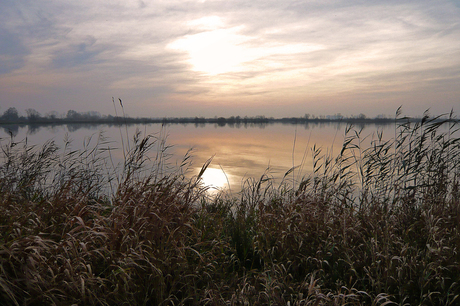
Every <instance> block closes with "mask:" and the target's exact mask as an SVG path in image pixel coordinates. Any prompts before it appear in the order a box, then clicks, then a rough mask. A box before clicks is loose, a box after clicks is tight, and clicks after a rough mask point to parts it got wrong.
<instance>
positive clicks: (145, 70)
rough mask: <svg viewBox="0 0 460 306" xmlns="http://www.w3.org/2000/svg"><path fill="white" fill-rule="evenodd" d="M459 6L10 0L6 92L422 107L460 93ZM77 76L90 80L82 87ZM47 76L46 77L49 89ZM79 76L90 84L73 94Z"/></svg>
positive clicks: (164, 107) (141, 105)
mask: <svg viewBox="0 0 460 306" xmlns="http://www.w3.org/2000/svg"><path fill="white" fill-rule="evenodd" d="M456 5H457V4H456V3H455V2H452V1H444V0H443V1H439V2H437V3H436V4H433V3H432V2H431V1H425V0H421V1H357V0H356V1H338V0H327V1H319V0H318V1H316V0H315V1H313V0H312V1H278V0H253V1H246V0H244V1H243V0H235V1H222V0H208V1H202V0H201V1H199V0H193V1H192V0H183V1H181V0H156V1H148V0H142V1H141V0H139V1H132V2H129V1H128V2H127V1H121V0H116V1H110V2H109V1H97V2H95V1H90V0H80V1H78V2H76V1H70V0H62V1H59V2H55V1H50V2H46V1H40V2H36V1H24V0H21V1H9V0H5V1H2V3H1V4H0V22H1V25H2V29H1V34H0V35H1V37H0V38H1V40H0V64H1V65H2V66H1V67H0V73H2V82H1V83H3V84H10V85H11V84H12V83H13V82H15V84H16V87H15V92H12V90H11V89H8V88H7V87H6V85H2V84H0V92H3V93H4V96H5V97H8V99H10V100H8V101H19V102H20V103H23V105H24V108H30V107H32V108H36V109H39V107H38V106H34V105H33V104H32V103H35V102H33V101H27V100H26V98H24V99H23V100H21V99H20V98H18V99H14V96H15V94H16V93H17V92H21V89H20V88H19V87H20V84H21V82H24V81H23V80H25V79H27V80H33V79H34V78H36V79H37V80H39V81H35V82H33V81H28V82H32V83H34V86H37V91H36V92H35V94H36V95H39V94H40V95H41V99H42V100H44V101H45V100H46V101H63V100H65V101H70V102H69V103H75V102H76V101H77V100H76V99H77V97H81V99H84V100H91V99H93V98H92V97H91V96H90V94H94V92H98V97H99V96H101V97H103V96H108V97H111V96H113V95H117V94H120V95H122V98H124V100H132V101H133V103H132V107H133V111H132V113H133V114H134V115H135V114H141V115H144V114H145V110H146V109H148V107H149V105H152V106H155V107H158V109H157V111H158V112H162V113H163V114H164V115H173V113H174V112H176V113H177V112H178V111H180V110H182V109H183V112H184V114H189V112H190V111H194V112H195V111H196V112H200V113H201V114H207V113H206V112H209V115H211V116H213V115H221V114H220V113H218V112H220V111H222V112H224V111H225V112H228V111H229V109H231V107H232V106H234V105H238V107H239V108H238V109H237V110H236V112H238V111H239V112H245V111H246V110H247V111H251V112H252V111H254V112H256V111H257V110H258V109H261V108H260V106H261V105H262V103H263V105H264V107H263V110H264V111H266V112H267V113H264V115H268V116H270V115H275V114H278V113H279V109H280V107H279V104H280V103H286V104H285V105H287V106H289V107H284V108H283V107H282V108H281V109H282V110H284V111H285V112H286V114H285V115H289V114H287V112H289V111H291V110H292V109H294V110H295V111H294V112H297V111H298V110H299V109H301V108H302V107H303V105H305V104H306V103H311V104H315V103H318V101H328V103H333V102H331V101H339V100H340V101H341V103H340V104H337V105H338V106H337V107H341V106H340V105H346V104H347V103H349V105H348V106H346V107H343V108H344V109H352V107H351V106H350V105H352V104H353V103H354V102H353V100H359V99H364V98H366V99H369V101H370V102H369V104H370V105H371V104H372V101H380V102H379V103H378V105H379V106H380V105H381V104H382V103H381V100H380V99H381V97H384V96H385V92H387V93H388V96H389V97H391V99H390V98H389V99H388V100H389V101H390V100H391V101H395V102H394V103H397V102H396V101H397V100H399V101H400V103H401V102H404V103H411V104H412V105H417V102H416V99H419V97H420V96H419V95H418V94H416V91H422V90H426V88H430V90H431V92H438V93H439V94H440V95H443V93H445V92H447V93H449V97H451V96H453V94H452V92H456V89H454V86H453V84H455V82H456V81H460V75H459V70H460V69H459V67H460V18H459V16H460V9H459V8H458V6H456ZM13 72H14V76H13V75H12V74H13ZM46 78H49V79H48V81H47V80H46ZM17 80H22V81H17ZM55 80H59V82H55ZM76 80H83V81H84V82H83V84H84V85H83V84H80V85H79V86H75V84H74V82H75V81H76ZM66 82H68V83H66ZM25 83H27V82H25ZM42 83H43V84H46V86H43V87H40V89H38V86H39V85H37V84H42ZM27 84H29V83H27ZM50 84H51V85H50ZM29 85H30V84H29ZM53 86H54V87H53ZM72 86H74V87H75V88H79V89H78V90H81V92H80V93H77V92H76V91H77V89H75V93H73V94H70V90H69V88H72ZM85 86H89V87H85ZM84 88H87V89H86V90H85V89H84ZM24 90H30V86H29V89H24ZM24 90H23V91H24ZM457 91H458V90H457ZM56 93H59V95H58V94H56ZM446 95H447V94H446ZM10 97H11V98H10ZM376 97H377V98H376ZM446 97H447V96H446ZM181 101H182V102H183V103H184V104H182V105H183V107H182V108H181V107H179V106H180V105H181V104H180V103H181ZM449 101H451V98H449ZM7 103H13V102H7ZM50 103H52V102H50ZM56 103H57V102H56ZM392 103H393V102H392ZM446 103H452V102H446ZM168 105H174V106H178V107H176V108H175V109H173V108H171V107H169V108H168ZM190 105H193V108H192V107H190ZM210 105H211V106H213V107H210ZM353 105H354V104H353ZM356 105H359V106H357V108H358V109H359V107H361V104H356ZM243 106H244V108H241V107H243ZM62 107H63V108H64V110H65V109H66V105H65V104H62ZM136 107H138V108H137V109H136ZM328 108H329V109H330V108H331V106H328ZM369 109H370V108H369ZM95 110H98V111H101V112H103V111H104V109H103V108H101V109H95ZM202 110H203V111H202ZM40 111H42V112H46V111H48V110H47V109H43V110H41V109H40ZM82 111H86V109H83V110H82ZM339 111H340V112H343V113H344V114H345V111H343V109H342V110H337V112H339ZM210 112H215V113H210ZM334 112H335V110H334ZM376 112H377V113H381V111H376ZM234 114H235V113H234ZM176 115H181V114H176ZM224 115H225V114H224ZM235 115H237V114H235ZM240 115H246V114H243V113H241V114H240ZM248 115H253V114H249V113H248Z"/></svg>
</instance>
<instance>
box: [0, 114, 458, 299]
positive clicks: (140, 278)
mask: <svg viewBox="0 0 460 306" xmlns="http://www.w3.org/2000/svg"><path fill="white" fill-rule="evenodd" d="M397 115H398V118H397V120H396V121H395V122H396V123H395V124H396V126H395V129H396V133H395V135H394V136H392V137H390V139H389V140H385V139H384V137H383V135H382V134H381V133H379V134H378V137H377V138H376V139H374V140H372V142H371V145H370V146H366V147H363V145H362V143H363V141H364V138H365V135H362V134H361V132H360V130H359V129H354V128H353V127H351V126H350V127H348V128H347V130H346V138H345V140H344V143H343V147H342V150H341V152H340V154H339V155H338V156H337V157H335V156H330V155H328V154H326V153H323V151H322V150H321V148H316V147H314V148H313V150H312V152H311V153H312V154H311V158H312V159H313V169H312V173H311V174H309V175H307V176H305V177H302V178H292V179H290V178H291V176H292V175H295V173H299V172H298V171H297V172H296V169H297V168H293V169H291V170H289V171H287V172H286V175H285V179H284V180H283V182H282V183H281V184H273V181H272V180H271V178H270V175H269V173H264V174H263V175H262V176H261V177H260V178H252V179H248V180H247V181H245V183H244V185H243V188H242V190H241V192H239V193H238V194H237V195H229V194H226V193H225V192H222V193H220V194H217V195H214V196H209V194H208V193H207V188H208V187H206V186H204V185H203V184H202V183H201V177H202V175H203V173H204V172H205V170H206V168H207V166H208V165H209V162H210V161H208V162H207V163H205V164H204V165H203V168H202V171H201V172H200V173H199V174H198V175H197V176H193V177H191V178H190V177H189V176H188V175H187V173H188V172H187V171H188V167H189V165H190V161H191V157H190V155H188V154H187V155H186V156H185V157H184V159H183V162H182V163H181V164H180V165H178V167H177V168H175V170H174V171H171V169H168V171H165V167H167V158H166V157H167V150H168V145H167V143H166V142H165V140H164V137H163V136H162V135H161V134H158V135H144V136H143V135H141V134H140V133H137V134H136V135H134V137H133V138H131V139H129V141H128V140H126V145H124V146H123V147H124V148H125V149H124V154H125V156H124V163H123V165H121V167H122V171H117V169H116V168H117V166H116V165H114V164H113V163H112V162H111V151H110V150H109V149H108V147H107V146H106V143H105V141H106V140H105V139H104V138H103V137H101V138H100V139H99V141H98V142H97V144H96V145H94V146H88V147H86V148H85V149H83V150H76V151H75V150H71V149H68V148H63V149H59V148H58V147H57V146H56V145H55V144H54V143H53V142H47V143H46V144H45V145H43V147H41V148H38V147H31V146H28V145H27V144H26V143H22V142H21V143H13V142H9V143H8V144H5V143H4V144H3V145H2V152H1V154H2V156H1V158H2V162H1V166H0V304H2V305H43V304H49V305H52V304H55V305H71V304H80V305H345V304H347V305H362V304H368V305H391V304H395V305H455V304H457V303H458V302H459V297H458V296H459V294H460V253H459V248H460V190H459V179H460V139H459V138H458V137H456V136H455V135H456V129H457V127H456V123H455V121H454V120H451V119H452V118H453V114H450V116H449V117H448V118H447V119H446V120H445V122H444V121H443V120H440V119H442V118H441V117H437V118H430V117H429V116H428V115H426V116H424V117H423V119H422V120H419V121H417V122H411V121H410V120H408V118H400V117H399V115H400V114H399V113H398V114H397ZM151 150H154V152H156V153H155V154H154V155H153V156H154V157H153V158H152V157H149V156H151V155H149V154H147V152H149V151H151ZM293 182H296V183H293Z"/></svg>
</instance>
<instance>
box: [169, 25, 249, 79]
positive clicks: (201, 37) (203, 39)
mask: <svg viewBox="0 0 460 306" xmlns="http://www.w3.org/2000/svg"><path fill="white" fill-rule="evenodd" d="M189 24H190V25H193V26H199V29H200V30H202V31H201V32H199V33H197V34H193V35H187V36H185V37H183V38H180V39H178V40H176V41H174V42H173V43H171V44H169V45H168V47H169V48H172V49H175V50H180V51H185V52H187V53H188V55H189V63H190V64H191V65H192V67H193V70H195V71H200V72H204V73H206V74H210V75H217V74H221V73H226V72H232V71H236V70H238V69H240V66H241V64H243V63H244V62H246V61H248V60H250V59H251V54H250V53H249V52H248V50H247V49H245V48H244V47H243V43H244V42H246V41H248V40H249V39H250V38H249V37H246V36H244V35H241V34H239V33H238V32H240V31H241V30H242V27H241V26H238V27H232V28H222V22H221V21H220V19H219V18H218V17H208V18H201V19H199V20H196V21H193V22H190V23H189Z"/></svg>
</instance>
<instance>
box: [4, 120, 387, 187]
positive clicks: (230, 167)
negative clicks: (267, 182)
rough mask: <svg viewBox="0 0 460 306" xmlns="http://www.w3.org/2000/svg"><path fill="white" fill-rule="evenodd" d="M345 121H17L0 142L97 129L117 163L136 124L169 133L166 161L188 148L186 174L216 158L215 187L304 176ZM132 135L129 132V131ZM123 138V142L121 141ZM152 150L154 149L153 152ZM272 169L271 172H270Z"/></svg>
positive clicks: (334, 142)
mask: <svg viewBox="0 0 460 306" xmlns="http://www.w3.org/2000/svg"><path fill="white" fill-rule="evenodd" d="M346 127H347V125H346V124H344V123H320V124H297V125H295V124H281V123H275V124H265V125H256V124H253V125H251V124H247V125H243V124H242V125H232V126H229V125H225V126H219V125H217V124H216V125H214V124H202V125H195V124H169V125H162V124H137V125H128V126H109V125H83V124H72V125H70V124H69V125H65V124H63V125H52V126H51V125H50V126H27V125H24V126H15V125H4V126H2V127H1V129H0V138H1V145H2V146H4V145H7V144H8V143H9V141H10V139H11V136H10V131H11V133H12V134H13V136H14V138H13V140H14V141H15V142H19V141H25V140H27V144H29V145H37V146H41V145H43V144H44V143H45V142H46V141H48V140H54V141H55V143H56V144H57V145H58V146H59V147H61V148H63V147H64V145H65V139H70V140H71V147H72V149H83V148H84V146H85V145H87V144H88V142H89V146H91V145H94V144H95V143H96V140H97V137H98V135H99V133H101V132H102V133H103V134H104V135H105V136H106V137H107V139H108V140H109V141H110V143H109V144H107V145H105V146H106V147H107V146H110V147H111V148H112V149H111V150H110V152H111V155H112V158H113V159H114V160H115V163H121V162H122V161H123V150H122V149H121V147H122V145H124V146H125V147H128V140H129V146H131V147H132V138H133V135H134V134H135V133H136V130H139V131H141V132H142V134H143V135H147V134H152V135H155V136H157V137H161V138H164V137H166V144H167V145H169V146H171V147H169V148H168V150H167V153H168V154H170V158H169V159H168V160H167V166H168V167H170V168H171V167H175V166H176V165H177V164H180V163H181V161H182V159H183V157H184V156H185V155H186V154H187V152H188V151H189V150H190V149H193V150H192V152H191V155H192V156H193V157H192V159H191V160H192V165H191V166H190V168H189V171H188V175H189V176H193V175H196V174H198V173H199V171H200V169H201V167H202V166H203V164H205V162H206V161H207V160H208V159H209V158H211V157H212V158H213V159H212V162H211V164H210V165H209V167H208V169H207V171H206V172H205V174H204V176H203V180H204V183H205V184H207V185H209V186H212V187H215V188H225V189H230V190H231V191H232V192H237V191H239V190H240V188H241V186H242V184H243V182H244V181H245V180H247V179H248V178H255V179H258V178H260V177H261V175H263V174H264V173H268V174H269V175H270V176H271V177H273V178H274V181H275V182H280V181H281V179H282V178H283V176H284V174H285V173H286V172H287V171H288V170H289V169H291V168H292V167H293V166H299V167H298V168H296V169H295V170H294V172H293V173H291V174H290V175H289V178H290V179H291V180H292V178H294V179H296V180H300V178H301V177H302V176H304V175H308V174H309V173H311V171H312V169H313V157H312V148H313V146H316V147H317V148H318V147H320V148H322V152H323V153H324V154H331V155H332V156H335V155H337V154H338V153H340V150H341V148H342V143H343V141H344V137H345V129H346ZM361 128H362V129H363V130H362V135H368V136H369V137H368V139H367V141H368V143H369V140H370V139H372V138H374V139H375V137H376V136H375V135H376V132H377V130H381V131H383V134H384V135H385V138H387V139H389V138H391V137H394V130H395V127H394V125H392V124H390V125H379V126H377V125H374V124H368V125H364V126H361V127H357V128H356V129H358V130H359V129H361ZM127 135H128V136H127ZM122 139H123V144H122ZM151 154H153V155H154V154H156V152H155V150H154V152H151ZM267 171H268V172H267Z"/></svg>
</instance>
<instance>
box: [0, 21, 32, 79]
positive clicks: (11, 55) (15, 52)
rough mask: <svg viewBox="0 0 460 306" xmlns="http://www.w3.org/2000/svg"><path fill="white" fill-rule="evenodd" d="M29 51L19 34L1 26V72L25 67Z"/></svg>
mask: <svg viewBox="0 0 460 306" xmlns="http://www.w3.org/2000/svg"><path fill="white" fill-rule="evenodd" d="M29 53H30V50H29V49H28V48H27V47H26V46H25V45H24V43H23V42H22V41H21V39H20V38H19V37H18V36H17V35H14V34H13V33H11V32H10V31H8V29H5V28H0V74H4V73H9V72H11V71H13V70H15V69H19V68H21V67H23V66H24V63H25V57H26V56H27V55H28V54H29Z"/></svg>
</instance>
